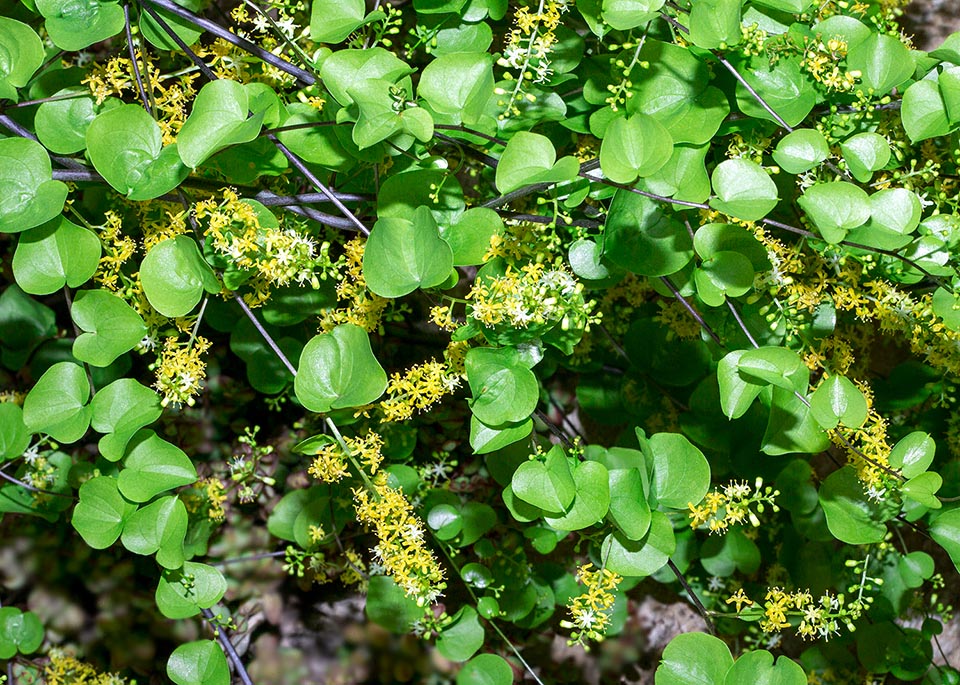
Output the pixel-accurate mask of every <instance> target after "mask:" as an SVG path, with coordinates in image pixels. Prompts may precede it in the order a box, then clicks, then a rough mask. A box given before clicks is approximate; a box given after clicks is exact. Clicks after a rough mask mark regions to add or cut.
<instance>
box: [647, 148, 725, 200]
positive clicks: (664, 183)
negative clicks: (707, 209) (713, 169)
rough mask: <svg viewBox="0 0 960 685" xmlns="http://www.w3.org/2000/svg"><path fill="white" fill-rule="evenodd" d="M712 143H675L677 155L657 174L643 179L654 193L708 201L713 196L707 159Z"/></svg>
mask: <svg viewBox="0 0 960 685" xmlns="http://www.w3.org/2000/svg"><path fill="white" fill-rule="evenodd" d="M708 147H709V146H708V145H674V146H673V154H672V155H670V159H669V160H667V163H666V164H664V165H663V166H662V167H660V168H659V169H658V170H657V171H656V173H654V174H651V175H650V176H647V177H646V178H644V179H643V180H642V181H641V187H642V188H643V189H645V190H647V191H649V192H651V193H656V194H657V195H663V196H664V197H672V198H675V199H677V200H683V201H685V202H706V201H707V198H709V197H710V177H709V176H708V175H707V168H706V166H705V165H704V160H705V159H706V156H707V149H708Z"/></svg>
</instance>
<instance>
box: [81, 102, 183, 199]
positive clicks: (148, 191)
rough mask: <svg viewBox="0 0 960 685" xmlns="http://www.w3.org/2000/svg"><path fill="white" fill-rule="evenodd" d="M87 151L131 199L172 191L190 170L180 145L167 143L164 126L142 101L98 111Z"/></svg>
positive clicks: (90, 129) (90, 128) (117, 187)
mask: <svg viewBox="0 0 960 685" xmlns="http://www.w3.org/2000/svg"><path fill="white" fill-rule="evenodd" d="M87 154H88V155H89V156H90V161H91V162H93V166H94V168H96V170H97V171H98V172H99V173H100V175H101V176H103V177H104V179H106V181H107V183H109V184H110V185H111V186H112V187H113V189H114V190H116V191H117V192H118V193H122V194H123V195H126V196H127V197H128V198H130V199H131V200H150V199H153V198H155V197H159V196H160V195H163V194H164V193H168V192H170V191H171V190H173V189H174V188H176V187H177V186H178V185H180V182H181V181H183V179H185V178H186V177H187V175H188V174H189V173H190V170H189V169H187V167H185V166H184V165H183V164H181V163H180V158H179V157H178V155H177V145H176V144H174V145H168V146H167V147H164V146H163V140H162V134H161V132H160V126H159V125H157V122H156V121H154V120H153V117H151V116H150V115H149V114H147V113H146V112H145V111H144V109H143V107H141V106H140V105H132V104H131V105H123V106H121V107H115V108H113V109H108V110H105V111H103V112H101V113H100V114H98V115H97V116H96V118H95V119H94V120H93V121H91V122H90V125H89V126H88V127H87Z"/></svg>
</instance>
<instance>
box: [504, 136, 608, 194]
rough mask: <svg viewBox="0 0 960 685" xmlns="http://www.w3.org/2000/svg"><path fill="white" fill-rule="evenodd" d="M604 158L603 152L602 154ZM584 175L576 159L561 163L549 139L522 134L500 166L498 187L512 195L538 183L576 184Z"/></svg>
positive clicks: (516, 139)
mask: <svg viewBox="0 0 960 685" xmlns="http://www.w3.org/2000/svg"><path fill="white" fill-rule="evenodd" d="M601 154H602V152H601ZM579 171H580V164H579V162H577V160H576V158H575V157H564V158H562V159H560V160H559V161H557V151H556V150H555V149H554V147H553V143H551V142H550V139H549V138H547V137H546V136H542V135H540V134H539V133H529V132H527V131H520V132H518V133H516V134H515V135H514V136H513V138H511V139H510V141H509V142H508V143H507V147H506V148H504V150H503V154H502V155H500V161H499V163H498V164H497V175H496V184H497V190H499V191H500V192H501V193H509V192H510V191H512V190H516V189H517V188H522V187H523V186H528V185H534V184H536V183H563V182H564V181H572V180H573V179H575V178H576V177H577V174H578V173H579Z"/></svg>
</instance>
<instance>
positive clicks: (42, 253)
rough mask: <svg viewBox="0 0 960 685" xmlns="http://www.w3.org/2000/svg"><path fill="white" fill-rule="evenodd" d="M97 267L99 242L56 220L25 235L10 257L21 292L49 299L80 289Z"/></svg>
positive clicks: (66, 222)
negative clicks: (65, 289) (65, 290)
mask: <svg viewBox="0 0 960 685" xmlns="http://www.w3.org/2000/svg"><path fill="white" fill-rule="evenodd" d="M99 263H100V240H99V239H98V238H97V236H96V235H95V234H94V233H93V232H92V231H88V230H87V229H85V228H81V227H80V226H77V225H76V224H74V223H72V222H70V221H68V220H67V219H66V218H64V217H62V216H59V217H56V218H54V219H51V220H50V221H48V222H47V223H45V224H43V225H41V226H37V227H35V228H31V229H29V230H27V231H24V232H23V233H22V234H21V235H20V240H19V242H18V243H17V251H16V253H15V254H14V255H13V275H14V278H16V280H17V284H18V285H19V286H20V287H21V288H23V290H24V292H28V293H30V294H31V295H49V294H51V293H54V292H56V291H58V290H60V289H61V288H62V287H63V286H64V285H67V286H70V287H71V288H76V287H78V286H81V285H83V284H84V283H86V282H87V281H88V280H90V277H91V276H93V274H94V272H95V271H96V270H97V265H98V264H99Z"/></svg>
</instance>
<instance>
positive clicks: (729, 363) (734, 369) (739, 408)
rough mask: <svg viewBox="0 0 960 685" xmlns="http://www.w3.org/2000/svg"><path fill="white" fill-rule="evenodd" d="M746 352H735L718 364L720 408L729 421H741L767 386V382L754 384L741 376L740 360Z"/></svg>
mask: <svg viewBox="0 0 960 685" xmlns="http://www.w3.org/2000/svg"><path fill="white" fill-rule="evenodd" d="M745 352H746V350H733V351H732V352H729V353H728V354H727V355H726V356H724V358H723V359H721V360H720V362H719V363H718V364H717V380H718V381H719V384H720V407H721V409H722V410H723V413H724V415H726V417H727V418H728V419H739V418H740V417H741V416H743V415H744V414H745V413H746V412H747V410H748V409H749V408H750V406H751V405H752V404H753V401H754V400H755V399H756V398H757V395H759V394H760V391H761V390H763V387H764V385H766V382H765V381H764V382H754V381H751V380H748V379H747V378H744V377H743V376H742V375H741V374H740V371H739V366H740V358H741V357H742V356H743V354H744V353H745ZM757 380H758V381H760V380H761V379H757Z"/></svg>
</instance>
